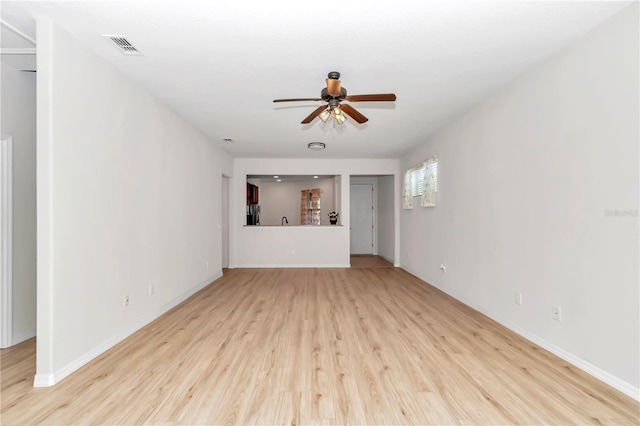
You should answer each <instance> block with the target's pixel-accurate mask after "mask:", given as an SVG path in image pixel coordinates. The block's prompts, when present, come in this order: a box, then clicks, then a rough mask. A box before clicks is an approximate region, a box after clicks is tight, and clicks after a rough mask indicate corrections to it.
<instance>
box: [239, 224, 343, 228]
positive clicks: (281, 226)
mask: <svg viewBox="0 0 640 426" xmlns="http://www.w3.org/2000/svg"><path fill="white" fill-rule="evenodd" d="M243 227H244V228H342V225H243Z"/></svg>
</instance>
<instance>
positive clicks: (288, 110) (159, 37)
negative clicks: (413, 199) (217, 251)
mask: <svg viewBox="0 0 640 426" xmlns="http://www.w3.org/2000/svg"><path fill="white" fill-rule="evenodd" d="M627 4H629V2H614V1H602V2H597V1H587V2H574V1H545V2H542V1H540V2H536V1H534V2H524V1H419V0H414V1H407V0H396V1H395V2H389V1H388V0H385V1H380V0H352V1H349V0H345V1H342V2H329V1H326V2H319V1H314V2H310V1H293V0H270V1H262V2H261V1H258V0H234V1H211V0H182V1H178V0H128V1H91V0H84V1H2V6H1V7H2V9H1V13H2V20H3V21H4V22H5V23H8V24H10V25H11V26H13V27H14V28H16V29H17V30H18V31H20V32H22V33H24V34H25V35H26V36H27V38H33V39H35V38H36V35H35V22H34V17H35V16H46V17H51V18H52V19H53V20H54V21H55V22H57V23H58V24H59V25H60V26H61V27H62V28H64V29H66V30H67V31H68V32H70V33H71V34H73V35H74V36H75V37H77V38H78V39H80V40H82V41H83V42H84V43H85V44H86V45H87V46H88V47H89V49H91V50H93V51H94V52H95V53H97V54H98V55H100V56H102V57H104V58H105V59H106V60H107V61H109V62H110V63H112V64H113V65H114V66H115V67H117V68H118V69H120V70H121V71H122V72H123V73H124V74H126V75H128V76H129V77H130V78H131V79H133V80H135V81H137V82H139V83H140V84H141V85H142V86H144V87H145V88H146V89H147V90H148V91H149V92H151V93H152V94H154V95H155V96H156V97H158V98H159V99H160V100H162V101H163V102H164V103H166V104H167V105H169V106H170V107H171V108H172V109H174V110H175V111H177V112H178V113H179V114H180V115H182V116H183V117H185V118H186V119H187V120H188V121H190V122H191V123H193V124H194V125H195V126H196V127H198V128H199V129H201V130H202V131H203V132H204V133H206V134H207V135H209V136H210V137H211V139H212V143H215V144H219V145H220V146H221V147H222V148H223V149H226V150H227V151H228V152H230V153H231V154H232V155H234V156H237V157H256V158H261V157H274V158H280V157H292V158H398V157H399V156H401V155H402V154H403V153H404V152H406V151H407V150H408V149H410V148H411V147H413V146H415V145H417V144H419V143H421V142H423V141H424V140H425V139H426V137H427V136H428V135H429V134H431V133H433V132H434V131H436V130H438V129H439V128H441V127H442V126H443V125H445V124H446V123H447V122H449V121H450V120H452V119H454V118H455V117H457V116H459V115H460V114H462V113H464V112H465V111H466V110H468V109H469V108H471V107H472V106H473V105H475V104H477V103H478V102H480V101H482V100H483V99H486V98H487V97H488V96H490V95H491V94H492V93H494V92H495V91H496V90H497V89H498V88H499V87H500V86H503V85H505V84H507V83H508V82H509V81H511V80H512V79H513V78H515V77H516V76H518V75H519V74H521V73H523V72H524V71H525V70H527V69H528V68H530V67H532V66H534V65H535V64H537V63H539V62H540V61H541V60H543V59H545V58H547V57H549V56H551V55H553V54H554V53H555V52H557V51H558V50H560V49H561V48H563V47H564V46H566V45H567V44H569V43H571V42H572V41H574V40H575V39H576V38H578V37H579V36H581V35H583V34H584V33H586V32H587V31H589V30H590V29H592V28H594V27H595V26H596V25H598V24H599V23H601V22H602V21H604V20H606V19H607V18H609V17H610V16H611V15H613V14H614V13H615V12H617V11H618V10H620V9H621V8H623V7H624V6H625V5H627ZM104 34H110V35H124V36H126V37H127V38H128V39H129V40H130V41H131V42H132V43H133V44H134V45H135V46H136V47H137V48H138V49H140V50H141V51H142V53H143V54H144V56H141V57H136V56H133V57H132V56H124V55H122V54H121V53H120V52H118V51H117V50H116V49H115V48H114V47H112V46H111V45H110V44H109V43H108V42H107V41H105V39H104V38H103V37H102V35H104ZM9 38H11V37H9ZM5 39H6V38H5ZM5 39H3V40H5ZM7 47H11V46H10V45H7V44H6V43H5V42H4V41H3V49H6V48H7ZM333 70H336V71H340V72H341V74H342V76H341V81H342V84H343V86H344V87H346V88H347V89H348V91H349V94H364V93H389V92H393V93H395V94H396V95H397V97H398V99H397V101H396V102H395V104H394V103H387V102H382V103H353V104H352V106H354V107H356V108H357V109H358V110H359V111H360V112H361V113H363V114H364V115H366V116H367V117H368V118H369V122H368V123H366V124H364V125H359V124H357V123H355V122H354V121H353V120H349V121H348V122H347V123H345V124H344V125H341V126H338V125H335V126H334V125H333V124H331V123H327V124H324V123H322V122H321V121H320V120H318V119H316V120H314V121H313V122H312V123H311V124H309V125H302V124H300V121H302V119H303V118H304V117H306V116H307V115H308V114H310V113H311V112H312V111H313V110H314V109H315V108H316V107H317V106H319V105H320V103H319V102H298V103H287V104H274V103H272V100H273V99H276V98H298V97H319V95H320V90H321V89H322V88H323V87H324V86H325V82H324V80H325V78H326V75H327V73H328V72H329V71H333ZM78 72H82V70H78ZM223 138H232V139H233V141H234V142H233V143H224V142H223V141H222V139H223ZM312 141H321V142H325V143H326V144H327V149H326V150H324V151H322V152H315V151H310V150H308V149H307V143H308V142H312Z"/></svg>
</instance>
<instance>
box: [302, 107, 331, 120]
mask: <svg viewBox="0 0 640 426" xmlns="http://www.w3.org/2000/svg"><path fill="white" fill-rule="evenodd" d="M325 109H327V106H326V105H322V106H319V107H318V108H316V109H315V111H313V112H312V113H311V114H309V115H308V116H307V118H305V119H304V120H302V121H301V124H309V123H311V122H312V121H313V119H314V118H316V117H317V116H319V115H320V113H321V112H322V111H324V110H325Z"/></svg>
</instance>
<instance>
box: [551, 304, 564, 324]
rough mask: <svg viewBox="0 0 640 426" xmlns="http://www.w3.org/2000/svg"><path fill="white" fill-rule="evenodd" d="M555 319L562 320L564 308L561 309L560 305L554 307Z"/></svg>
mask: <svg viewBox="0 0 640 426" xmlns="http://www.w3.org/2000/svg"><path fill="white" fill-rule="evenodd" d="M553 319H554V320H556V321H562V309H560V306H554V307H553Z"/></svg>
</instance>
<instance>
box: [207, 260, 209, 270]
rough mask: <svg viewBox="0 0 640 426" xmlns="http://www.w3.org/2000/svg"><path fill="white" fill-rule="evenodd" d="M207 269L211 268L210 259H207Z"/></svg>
mask: <svg viewBox="0 0 640 426" xmlns="http://www.w3.org/2000/svg"><path fill="white" fill-rule="evenodd" d="M207 269H209V261H208V260H207Z"/></svg>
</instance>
